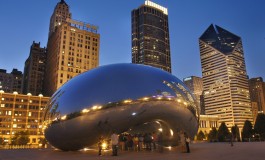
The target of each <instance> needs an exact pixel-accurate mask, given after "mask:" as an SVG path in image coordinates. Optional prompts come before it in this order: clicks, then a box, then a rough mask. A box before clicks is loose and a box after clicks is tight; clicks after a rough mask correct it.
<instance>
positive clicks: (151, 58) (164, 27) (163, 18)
mask: <svg viewBox="0 0 265 160" xmlns="http://www.w3.org/2000/svg"><path fill="white" fill-rule="evenodd" d="M131 16H132V63H137V64H145V65H150V66H153V67H156V68H160V69H163V70H165V71H167V72H170V73H171V57H170V43H169V29H168V11H167V8H165V7H162V6H160V5H158V4H155V3H154V2H151V1H149V0H146V1H145V4H144V5H142V6H140V7H139V8H137V9H134V10H133V11H132V13H131Z"/></svg>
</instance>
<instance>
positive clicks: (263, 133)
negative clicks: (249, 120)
mask: <svg viewBox="0 0 265 160" xmlns="http://www.w3.org/2000/svg"><path fill="white" fill-rule="evenodd" d="M254 131H255V133H256V134H259V135H260V138H262V139H263V140H265V114H261V113H260V114H258V116H257V119H256V123H255V125H254Z"/></svg>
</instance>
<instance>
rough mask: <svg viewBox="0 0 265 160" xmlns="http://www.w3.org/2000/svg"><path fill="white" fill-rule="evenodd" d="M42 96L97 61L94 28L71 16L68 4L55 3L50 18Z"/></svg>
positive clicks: (97, 53) (94, 64)
mask: <svg viewBox="0 0 265 160" xmlns="http://www.w3.org/2000/svg"><path fill="white" fill-rule="evenodd" d="M50 23H51V24H50V30H49V39H48V44H47V64H46V72H45V81H44V95H45V96H51V95H52V94H53V93H54V92H55V91H56V90H57V89H58V88H59V87H61V86H62V85H63V84H64V83H65V82H67V81H68V80H70V79H71V78H73V77H74V76H76V75H78V74H80V73H82V72H85V71H88V70H90V69H93V68H95V67H97V66H98V63H99V60H98V58H99V43H100V35H99V34H98V33H97V29H98V27H97V26H95V25H92V24H89V23H85V22H81V21H77V20H73V19H71V13H70V12H69V6H68V4H66V2H65V1H64V0H61V2H59V3H58V4H57V5H56V7H55V9H54V13H53V14H52V16H51V20H50Z"/></svg>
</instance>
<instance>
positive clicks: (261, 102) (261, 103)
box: [249, 77, 265, 113]
mask: <svg viewBox="0 0 265 160" xmlns="http://www.w3.org/2000/svg"><path fill="white" fill-rule="evenodd" d="M249 91H250V100H251V102H256V103H257V107H258V112H259V113H265V83H264V82H263V79H262V78H261V77H257V78H251V79H250V80H249Z"/></svg>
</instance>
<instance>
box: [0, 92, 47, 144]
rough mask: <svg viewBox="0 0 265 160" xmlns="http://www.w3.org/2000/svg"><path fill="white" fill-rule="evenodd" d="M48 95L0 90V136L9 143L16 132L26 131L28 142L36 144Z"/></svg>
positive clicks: (40, 132) (41, 129) (41, 128)
mask: <svg viewBox="0 0 265 160" xmlns="http://www.w3.org/2000/svg"><path fill="white" fill-rule="evenodd" d="M48 101H49V97H43V96H42V95H39V96H32V95H31V94H28V95H24V94H18V93H17V92H14V93H5V92H4V91H3V90H0V138H3V139H4V142H5V143H6V144H11V138H12V137H13V136H14V134H15V133H16V132H19V131H28V132H29V138H30V142H29V144H32V145H37V144H38V143H39V140H40V138H44V135H43V125H42V123H43V119H44V110H45V106H46V105H47V103H48Z"/></svg>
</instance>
